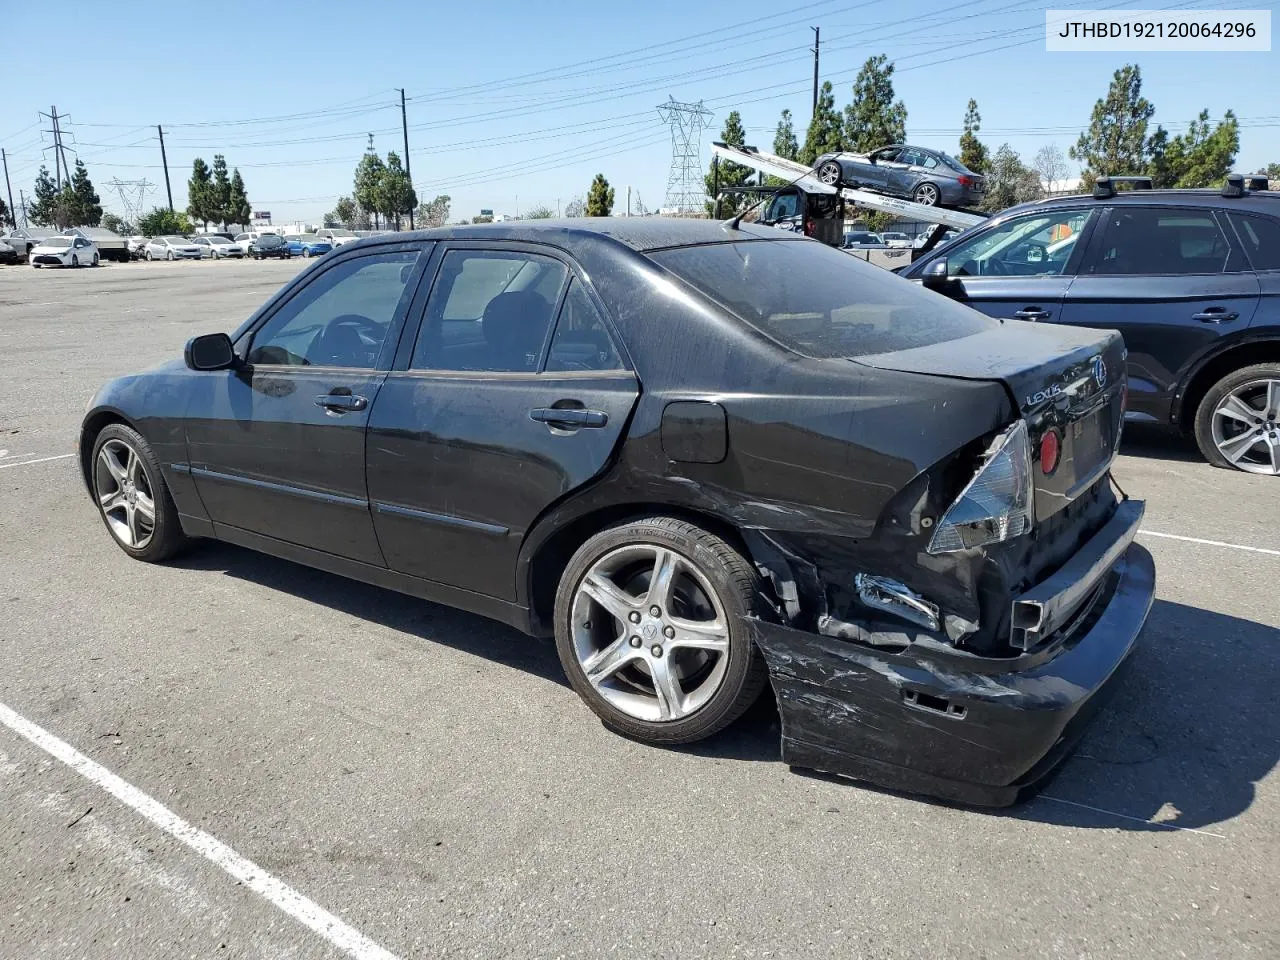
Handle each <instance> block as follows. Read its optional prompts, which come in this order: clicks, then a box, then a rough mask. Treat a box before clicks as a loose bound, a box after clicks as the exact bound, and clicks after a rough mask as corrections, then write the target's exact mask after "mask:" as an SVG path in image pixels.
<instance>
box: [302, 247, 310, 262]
mask: <svg viewBox="0 0 1280 960" xmlns="http://www.w3.org/2000/svg"><path fill="white" fill-rule="evenodd" d="M302 259H304V260H310V259H311V251H310V250H308V249H307V248H306V247H303V248H302Z"/></svg>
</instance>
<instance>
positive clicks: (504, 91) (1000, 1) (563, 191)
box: [0, 0, 1280, 222]
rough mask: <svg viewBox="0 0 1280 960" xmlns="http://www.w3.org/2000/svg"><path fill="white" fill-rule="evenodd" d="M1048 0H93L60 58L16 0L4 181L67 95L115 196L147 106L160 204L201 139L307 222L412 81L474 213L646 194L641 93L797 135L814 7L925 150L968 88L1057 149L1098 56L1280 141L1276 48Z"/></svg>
mask: <svg viewBox="0 0 1280 960" xmlns="http://www.w3.org/2000/svg"><path fill="white" fill-rule="evenodd" d="M1049 6H1052V7H1053V8H1055V9H1060V8H1069V7H1072V6H1075V7H1081V8H1109V7H1115V8H1117V10H1118V11H1119V10H1124V9H1126V8H1127V9H1144V8H1174V7H1182V8H1195V9H1208V10H1212V9H1214V8H1215V7H1216V8H1218V9H1224V8H1225V9H1230V8H1239V7H1249V6H1251V7H1254V8H1258V7H1261V6H1263V5H1261V4H1258V3H1256V2H1254V3H1251V4H1250V3H1239V2H1235V3H1232V2H1229V0H1228V2H1218V3H1216V4H1215V3H1213V2H1205V0H1197V2H1194V3H1192V2H1179V0H1159V2H1152V0H1137V2H1129V3H1124V2H1123V0H1119V2H1118V0H1090V2H1086V3H1079V2H1076V3H1072V2H1065V3H1062V2H1059V3H1053V4H1050V5H1049ZM1045 8H1046V4H1043V3H1041V4H1036V3H1029V2H1021V0H970V2H963V0H893V2H888V0H871V2H868V0H862V2H857V0H854V2H849V0H827V2H810V3H801V2H799V0H774V2H772V3H769V2H762V0H739V2H737V3H732V4H696V3H688V2H677V0H646V2H644V3H617V2H614V3H609V2H584V0H556V2H554V3H553V2H550V0H543V2H528V0H525V2H511V0H488V2H486V3H484V4H483V5H463V4H457V3H445V2H440V0H436V2H394V0H380V2H378V3H377V4H372V3H370V4H355V3H349V2H348V3H339V2H333V0H313V2H310V3H290V4H264V3H252V4H250V3H242V2H238V0H221V2H219V3H216V4H165V5H163V6H161V5H156V6H150V5H147V6H129V5H126V6H124V7H120V6H112V5H110V4H89V5H83V6H82V7H79V8H77V12H76V15H75V16H74V17H68V18H66V19H65V20H64V21H63V22H60V23H59V25H58V30H57V34H58V38H57V44H56V47H57V52H56V57H51V56H50V54H49V52H48V45H47V44H44V43H40V42H37V38H38V37H41V36H44V35H45V34H46V32H47V23H45V19H46V13H47V12H46V11H45V10H44V8H43V7H41V6H40V5H38V4H26V3H24V4H19V3H8V4H6V5H5V16H4V20H5V24H4V30H3V35H4V36H5V38H6V41H7V42H6V56H5V68H4V71H3V76H4V78H5V79H4V91H5V93H4V96H3V98H0V138H3V139H0V146H3V147H5V148H6V150H7V151H8V153H9V154H10V157H11V159H10V161H9V172H10V176H11V180H12V183H13V192H14V196H15V198H16V197H17V194H18V190H19V189H22V190H23V191H25V192H26V193H27V194H28V195H30V192H31V185H32V182H33V180H34V179H35V176H36V172H37V169H38V167H39V165H40V162H41V160H42V158H43V159H44V160H45V161H46V162H47V163H48V164H49V167H50V169H52V167H53V159H52V153H51V152H49V151H48V149H47V148H48V146H49V144H50V142H51V137H50V135H49V134H47V133H43V134H42V133H41V130H42V128H46V127H47V126H48V121H45V120H39V118H38V117H37V111H48V110H49V108H50V106H51V105H52V104H56V105H57V107H58V110H59V112H62V113H67V114H69V115H70V118H69V120H68V121H64V128H65V130H66V131H67V134H68V136H67V138H66V141H67V143H68V144H69V146H70V148H71V149H72V150H73V152H74V153H76V154H77V155H79V156H80V157H81V158H82V159H83V160H84V161H85V163H86V164H87V165H88V167H89V172H90V176H91V177H92V178H93V180H94V182H95V184H96V185H97V187H98V191H99V193H100V194H101V195H102V197H103V199H104V201H105V202H106V205H107V206H108V207H109V208H111V207H115V208H117V209H118V208H119V201H118V198H117V197H116V196H115V194H114V191H113V190H111V189H110V188H109V187H108V183H109V181H110V180H111V179H112V178H113V177H116V178H119V179H121V180H138V179H141V178H143V177H145V178H147V179H149V180H150V181H152V183H154V184H156V185H157V187H156V189H154V190H153V191H152V192H151V193H150V194H149V198H148V199H149V200H150V201H151V203H152V204H154V203H162V202H163V200H164V180H163V171H162V170H161V168H160V149H159V144H158V142H157V140H156V136H155V133H156V131H155V124H157V123H160V124H163V125H164V127H165V140H166V146H167V149H168V156H169V168H170V175H171V179H172V184H173V193H174V198H173V199H174V204H175V206H177V207H183V206H185V204H186V180H187V176H188V175H189V173H190V169H191V161H192V159H193V158H194V157H196V156H201V157H203V158H204V159H205V160H206V161H209V162H212V157H213V154H215V153H218V152H221V153H223V154H225V155H226V157H227V161H228V163H229V164H230V165H232V166H238V167H239V168H240V170H241V172H242V174H243V176H244V178H245V181H246V184H247V187H248V193H249V197H250V200H251V201H252V203H253V206H254V208H255V209H267V210H270V211H271V213H272V214H273V218H274V220H275V221H276V222H283V221H285V220H291V219H305V220H316V219H318V218H319V217H320V216H321V215H322V214H323V213H324V212H325V211H326V210H329V209H331V208H332V206H333V202H334V200H335V199H336V198H337V197H338V196H339V195H340V194H344V193H349V192H350V189H351V174H352V171H353V169H354V167H355V165H356V163H357V161H358V160H359V158H360V154H361V153H362V152H363V150H364V149H365V146H366V144H367V142H368V138H367V134H368V133H369V132H373V133H374V145H375V148H376V149H377V150H378V151H379V152H380V153H384V154H385V152H386V151H387V150H389V149H395V150H397V151H399V150H401V133H400V112H399V94H398V93H397V92H396V90H395V88H398V87H404V88H405V89H406V91H407V94H408V96H409V97H410V100H409V103H408V120H409V124H410V130H409V138H410V150H411V162H412V169H413V175H414V181H415V185H416V187H417V190H418V194H419V196H420V197H422V198H428V197H431V196H434V195H435V194H437V193H448V194H450V196H452V198H453V217H454V218H455V219H456V218H458V217H460V216H463V215H466V216H471V215H473V214H475V213H478V212H479V211H480V209H481V208H492V209H494V210H495V211H497V212H499V213H510V214H514V213H516V212H517V211H518V210H527V209H529V208H530V207H532V206H534V205H546V206H550V207H552V208H554V207H555V206H556V205H557V202H558V203H559V204H561V205H563V204H564V203H566V202H567V201H568V200H569V199H570V198H571V197H573V196H574V195H582V194H585V192H586V189H587V186H588V184H589V183H590V181H591V178H592V176H593V175H594V174H596V173H597V172H599V173H604V174H605V176H607V177H608V178H609V180H610V182H611V183H612V184H613V185H614V186H615V187H616V188H617V191H618V208H619V209H620V208H621V207H622V205H623V203H624V197H625V190H626V187H627V186H628V185H630V186H631V187H632V188H633V190H634V191H636V192H638V194H639V195H640V196H641V197H642V198H643V201H644V203H645V205H646V206H648V207H649V208H651V209H652V208H656V207H658V206H659V205H661V203H662V200H663V195H664V192H665V189H666V184H667V173H668V169H669V165H670V158H671V148H670V137H669V134H668V133H667V129H666V128H665V127H664V126H663V124H662V122H661V119H660V118H659V116H658V113H657V110H656V106H657V105H658V104H659V103H661V102H663V101H665V100H666V99H667V98H668V97H669V96H674V97H675V98H676V99H677V100H682V101H696V100H703V101H704V102H705V103H706V105H707V107H708V108H709V109H711V110H712V111H713V112H714V114H715V117H714V120H713V121H712V124H713V129H711V130H709V131H708V132H707V134H706V136H705V137H704V160H708V161H709V155H708V154H707V153H706V152H705V145H706V143H707V142H709V141H710V140H711V139H713V138H714V134H717V133H718V132H719V129H720V125H721V123H723V121H724V118H725V116H726V115H727V114H728V112H729V111H730V110H733V109H738V110H740V112H741V113H742V115H743V120H744V123H745V125H746V127H747V131H748V138H749V139H748V142H754V143H757V144H758V145H760V146H762V147H765V148H768V146H769V145H770V143H771V142H772V138H773V132H772V131H773V128H774V125H775V124H776V123H777V120H778V115H779V113H780V111H781V110H782V109H783V108H784V107H786V108H790V109H791V111H792V113H793V114H794V115H795V117H796V121H797V123H796V126H797V133H798V135H799V136H800V137H801V139H803V132H804V126H805V125H806V124H807V122H808V118H809V111H810V105H811V90H810V85H811V82H812V58H811V54H810V52H809V48H810V46H811V43H812V32H811V31H810V29H809V28H810V26H819V27H821V28H822V36H823V53H822V61H821V66H822V77H823V79H826V80H831V81H832V82H833V83H834V84H835V88H836V102H837V106H843V104H844V103H846V102H848V100H849V96H850V92H851V88H852V82H853V79H854V76H855V75H856V73H857V71H858V68H859V67H860V66H861V64H862V63H863V61H864V60H865V59H866V58H867V57H868V56H872V55H874V54H878V53H885V54H888V56H889V57H890V58H891V59H892V60H894V61H895V63H896V64H897V73H896V75H895V78H894V80H895V86H896V89H897V93H898V95H899V96H900V97H901V98H902V100H903V101H904V102H905V103H906V105H907V110H908V117H907V134H908V138H909V139H910V140H911V141H913V142H915V143H919V144H921V145H924V146H933V147H940V148H944V149H948V150H951V151H955V150H956V149H957V146H956V140H957V138H958V136H959V132H960V125H961V122H962V119H963V116H964V111H965V104H966V103H967V101H968V99H969V98H970V97H973V98H976V99H977V101H978V104H979V108H980V110H981V113H982V120H983V126H982V133H981V137H982V138H983V139H984V140H985V141H986V142H987V143H988V144H989V145H990V147H991V148H992V149H994V148H995V147H996V146H998V145H999V144H1000V143H1002V142H1005V141H1008V142H1009V143H1010V144H1011V145H1012V146H1013V147H1014V148H1015V149H1016V150H1018V151H1019V152H1020V153H1021V154H1022V155H1023V157H1024V159H1027V160H1029V159H1030V158H1031V157H1032V156H1033V155H1034V154H1035V152H1036V150H1038V149H1039V148H1040V147H1041V146H1043V145H1044V144H1046V143H1057V144H1058V145H1059V146H1060V147H1061V148H1062V149H1063V151H1064V152H1065V150H1066V148H1067V147H1068V146H1069V145H1070V144H1071V143H1073V142H1074V141H1075V138H1076V136H1077V135H1078V133H1079V131H1080V130H1081V128H1083V127H1084V126H1085V125H1086V124H1087V123H1088V118H1089V112H1090V110H1091V108H1092V105H1093V103H1094V101H1095V100H1097V99H1098V98H1099V97H1100V96H1102V95H1103V94H1104V93H1105V92H1106V88H1107V84H1108V82H1109V80H1110V77H1111V73H1112V72H1113V71H1114V70H1115V69H1116V68H1117V67H1119V66H1121V65H1122V64H1124V63H1126V62H1136V63H1138V64H1140V66H1141V67H1142V73H1143V80H1144V91H1143V92H1144V94H1145V95H1146V96H1147V97H1148V99H1150V100H1151V101H1152V102H1153V103H1154V104H1155V107H1156V121H1158V122H1161V123H1163V124H1164V125H1165V126H1166V127H1169V128H1170V129H1171V130H1172V131H1173V132H1182V131H1183V130H1184V129H1185V127H1186V124H1187V122H1188V121H1190V120H1191V119H1192V118H1194V117H1195V116H1196V115H1197V114H1198V113H1199V111H1200V110H1201V109H1208V110H1209V111H1210V113H1211V115H1212V116H1213V117H1214V118H1215V119H1216V118H1218V117H1220V116H1221V115H1222V113H1223V111H1224V110H1226V109H1228V108H1230V109H1234V110H1235V112H1236V114H1237V116H1239V117H1240V118H1241V123H1242V128H1243V129H1242V131H1241V150H1240V155H1239V158H1238V163H1237V167H1238V168H1239V169H1241V170H1250V171H1251V170H1254V169H1256V168H1257V167H1258V166H1259V165H1262V164H1265V163H1267V162H1271V161H1278V160H1280V116H1277V110H1278V108H1276V107H1275V106H1274V96H1273V95H1272V91H1274V90H1275V89H1277V87H1278V86H1280V58H1277V56H1276V54H1275V53H1241V54H1224V53H1145V54H1133V53H1131V54H1105V53H1076V54H1071V53H1046V52H1045V49H1044V10H1045ZM366 11H368V12H366ZM55 64H59V65H61V66H55ZM155 64H164V65H160V66H156V65H155ZM18 78H24V79H23V80H22V81H21V82H20V81H19V80H18Z"/></svg>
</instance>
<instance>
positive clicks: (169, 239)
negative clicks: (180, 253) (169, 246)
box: [160, 237, 188, 244]
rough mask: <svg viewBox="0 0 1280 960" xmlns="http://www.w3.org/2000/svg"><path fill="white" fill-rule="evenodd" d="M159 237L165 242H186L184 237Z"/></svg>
mask: <svg viewBox="0 0 1280 960" xmlns="http://www.w3.org/2000/svg"><path fill="white" fill-rule="evenodd" d="M160 239H161V240H163V241H164V242H165V243H181V244H186V243H187V242H188V241H187V238H186V237H161V238H160Z"/></svg>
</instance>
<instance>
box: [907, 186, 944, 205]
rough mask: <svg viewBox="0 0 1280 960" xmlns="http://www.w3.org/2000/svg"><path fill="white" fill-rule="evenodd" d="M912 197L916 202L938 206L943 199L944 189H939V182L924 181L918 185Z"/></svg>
mask: <svg viewBox="0 0 1280 960" xmlns="http://www.w3.org/2000/svg"><path fill="white" fill-rule="evenodd" d="M911 199H912V200H914V201H915V202H916V203H922V204H924V205H925V206H926V207H936V206H937V205H938V203H939V202H940V201H941V200H942V191H940V190H939V189H938V187H937V184H933V183H922V184H920V186H918V187H916V189H915V193H913V194H912V195H911Z"/></svg>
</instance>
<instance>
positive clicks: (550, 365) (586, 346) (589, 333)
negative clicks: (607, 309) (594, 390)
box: [545, 279, 622, 372]
mask: <svg viewBox="0 0 1280 960" xmlns="http://www.w3.org/2000/svg"><path fill="white" fill-rule="evenodd" d="M545 369H546V370H547V371H556V372H560V371H569V370H621V369H622V360H621V358H620V357H619V356H618V351H617V348H615V347H614V345H613V339H612V338H611V337H610V336H609V331H608V330H607V329H606V328H605V325H604V320H603V319H602V318H601V316H600V311H599V310H597V309H596V305H595V304H594V303H593V302H592V301H591V297H590V296H588V295H587V291H586V289H585V288H584V287H583V286H582V284H581V283H579V282H578V281H577V280H576V279H574V280H571V281H570V282H569V292H568V293H567V294H565V298H564V306H563V307H561V308H560V319H559V320H558V321H557V322H556V332H555V335H554V336H553V337H552V338H551V351H550V352H549V353H548V354H547V365H546V368H545Z"/></svg>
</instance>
